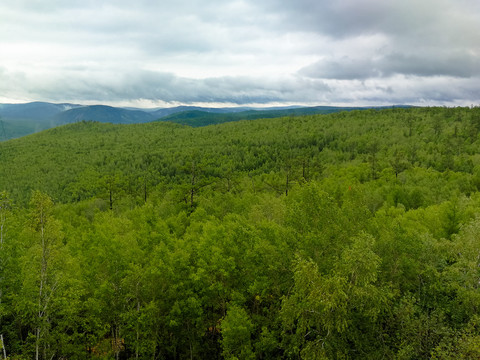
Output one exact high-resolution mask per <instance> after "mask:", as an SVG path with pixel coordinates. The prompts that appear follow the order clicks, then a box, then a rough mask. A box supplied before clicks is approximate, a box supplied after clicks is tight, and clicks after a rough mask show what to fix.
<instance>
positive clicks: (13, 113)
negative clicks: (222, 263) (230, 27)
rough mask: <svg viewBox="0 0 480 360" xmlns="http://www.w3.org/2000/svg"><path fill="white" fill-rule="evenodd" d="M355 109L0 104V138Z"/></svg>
mask: <svg viewBox="0 0 480 360" xmlns="http://www.w3.org/2000/svg"><path fill="white" fill-rule="evenodd" d="M370 108H371V107H370ZM358 109H366V108H362V107H335V106H315V107H301V106H286V107H270V108H252V107H230V108H207V107H198V106H177V107H172V108H156V109H140V108H122V107H112V106H107V105H80V104H70V103H62V104H53V103H48V102H31V103H26V104H0V119H1V126H0V141H1V140H6V139H11V138H16V137H21V136H24V135H28V134H31V133H34V132H38V131H41V130H45V129H48V128H51V127H55V126H59V125H64V124H69V123H74V122H78V121H82V120H86V121H98V122H103V123H113V124H136V123H145V122H150V121H157V120H158V121H170V122H175V123H178V124H183V125H188V126H194V127H198V126H207V125H212V124H220V123H224V122H229V121H239V120H253V119H259V118H274V117H282V116H294V115H308V114H327V113H332V112H339V111H350V110H358Z"/></svg>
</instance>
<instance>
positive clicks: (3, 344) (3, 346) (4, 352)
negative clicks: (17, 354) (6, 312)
mask: <svg viewBox="0 0 480 360" xmlns="http://www.w3.org/2000/svg"><path fill="white" fill-rule="evenodd" d="M0 342H1V344H2V350H3V358H4V359H6V358H7V350H5V343H4V342H3V335H2V334H0Z"/></svg>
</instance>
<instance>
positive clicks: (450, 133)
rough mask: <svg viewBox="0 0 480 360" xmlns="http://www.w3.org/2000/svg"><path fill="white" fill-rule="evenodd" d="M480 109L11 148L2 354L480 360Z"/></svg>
mask: <svg viewBox="0 0 480 360" xmlns="http://www.w3.org/2000/svg"><path fill="white" fill-rule="evenodd" d="M479 135H480V108H478V107H463V108H460V107H459V108H443V107H430V108H421V107H420V108H390V109H381V110H377V109H369V110H353V111H349V112H339V113H334V114H325V115H303V116H287V117H279V118H272V119H257V120H248V121H235V122H228V123H223V124H219V125H210V126H204V127H190V126H186V125H180V124H176V123H171V122H150V123H144V124H130V125H120V124H106V123H98V122H90V121H81V122H77V123H74V124H68V125H64V126H60V127H56V128H52V129H49V130H45V131H42V132H40V133H36V134H32V135H28V136H25V137H22V138H19V139H13V140H8V141H4V142H0V173H1V174H2V175H1V177H0V335H1V337H0V340H1V341H0V359H3V357H5V356H6V357H7V358H8V359H11V360H13V359H17V360H23V359H36V360H39V359H41V360H47V359H49V360H50V359H58V360H60V359H116V360H119V359H278V358H284V359H475V358H480V315H479V311H480V289H479V288H480V241H479V240H480V136H479Z"/></svg>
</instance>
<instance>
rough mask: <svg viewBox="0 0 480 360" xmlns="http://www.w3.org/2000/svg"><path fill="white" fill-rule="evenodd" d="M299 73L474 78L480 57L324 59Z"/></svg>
mask: <svg viewBox="0 0 480 360" xmlns="http://www.w3.org/2000/svg"><path fill="white" fill-rule="evenodd" d="M299 74H301V75H303V76H307V77H312V78H320V79H321V78H324V79H341V80H349V79H361V80H363V79H368V78H375V77H389V76H393V75H397V74H402V75H415V76H422V77H423V76H425V77H431V76H452V77H461V78H462V77H464V78H468V77H472V76H476V75H479V74H480V56H475V55H474V54H471V53H468V52H462V53H455V52H454V53H449V52H447V51H441V52H440V53H426V54H423V55H422V54H421V51H419V52H418V53H417V54H411V55H410V54H405V53H398V52H393V53H389V54H386V55H383V56H378V55H377V56H374V57H372V58H352V57H347V56H345V57H342V58H339V59H335V58H333V59H325V60H321V61H318V62H316V63H314V64H311V65H309V66H306V67H304V68H302V69H300V71H299Z"/></svg>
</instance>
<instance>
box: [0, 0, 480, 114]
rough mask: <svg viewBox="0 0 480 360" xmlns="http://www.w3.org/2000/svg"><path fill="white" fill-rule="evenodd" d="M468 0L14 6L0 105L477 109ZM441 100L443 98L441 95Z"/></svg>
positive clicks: (3, 23) (4, 25) (45, 0)
mask: <svg viewBox="0 0 480 360" xmlns="http://www.w3.org/2000/svg"><path fill="white" fill-rule="evenodd" d="M479 18H480V3H479V2H478V1H476V0H422V1H420V2H419V1H417V0H403V1H396V0H392V1H384V0H339V1H329V0H295V1H293V0H286V1H280V0H262V1H253V0H234V1H224V0H211V1H208V2H206V1H201V0H190V1H187V0H183V1H182V0H166V1H161V2H159V1H154V0H138V1H134V2H132V1H125V0H116V1H113V0H109V1H105V0H104V1H93V0H88V1H87V0H83V1H79V0H78V1H76V0H75V1H60V0H17V1H15V2H12V3H9V4H0V52H1V54H0V55H1V56H0V69H2V71H0V90H1V94H2V98H3V99H11V100H25V101H29V100H44V101H72V102H81V101H88V102H94V101H98V102H104V103H115V102H122V103H129V102H130V103H132V104H133V103H139V102H148V103H164V102H176V103H178V102H180V103H197V102H212V103H239V104H245V103H249V102H251V103H268V102H275V103H278V102H285V103H294V102H296V103H305V104H316V103H319V104H327V103H335V104H339V103H349V104H352V105H354V104H358V105H362V104H366V103H368V104H371V103H372V102H377V103H378V104H388V103H425V104H428V103H429V102H431V103H432V104H433V103H444V104H446V105H448V104H457V103H459V102H462V101H463V102H464V103H465V104H471V103H478V101H479V88H480V86H479V85H476V84H477V83H478V81H477V80H478V76H479V69H480V45H479V42H478V34H479V33H480V22H479V21H478V19H479ZM439 89H444V90H439Z"/></svg>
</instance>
